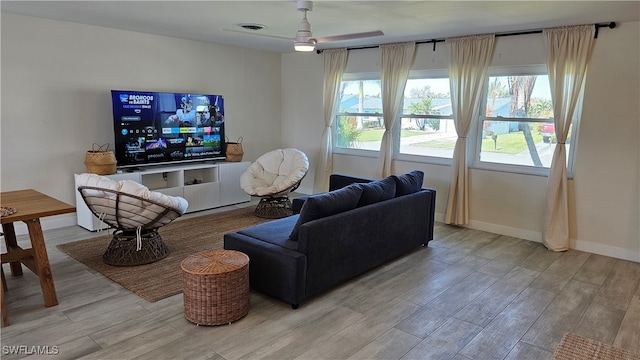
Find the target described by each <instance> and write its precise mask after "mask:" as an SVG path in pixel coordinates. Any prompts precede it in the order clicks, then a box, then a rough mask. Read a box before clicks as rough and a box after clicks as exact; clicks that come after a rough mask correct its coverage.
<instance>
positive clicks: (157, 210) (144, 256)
mask: <svg viewBox="0 0 640 360" xmlns="http://www.w3.org/2000/svg"><path fill="white" fill-rule="evenodd" d="M76 176H77V177H78V178H77V180H76V181H77V184H80V186H78V191H79V192H80V194H81V195H82V198H83V199H84V202H85V203H86V204H87V206H88V207H89V209H90V210H91V212H92V213H93V214H94V215H95V216H96V217H98V219H100V220H101V221H103V222H104V223H106V224H107V225H109V226H110V227H111V228H114V229H115V231H114V232H113V238H112V239H111V242H110V244H109V246H108V247H107V250H106V251H105V253H104V254H103V255H102V259H103V261H104V262H105V263H107V264H109V265H114V266H134V265H143V264H149V263H152V262H155V261H158V260H160V259H163V258H165V257H166V256H167V255H168V254H169V249H168V248H167V246H166V244H165V243H164V241H163V240H162V237H161V236H160V234H159V233H158V229H159V228H160V227H162V226H164V225H167V224H168V223H170V222H172V221H173V220H175V219H176V218H178V217H180V216H182V214H184V213H185V211H186V210H187V207H188V205H189V204H188V203H187V201H186V200H185V199H183V198H181V197H177V196H168V195H165V194H162V193H160V192H157V191H151V190H149V189H148V188H147V187H146V186H144V185H141V184H138V183H136V182H134V181H130V180H122V181H113V180H110V179H108V178H106V177H103V176H100V175H95V174H81V175H76Z"/></svg>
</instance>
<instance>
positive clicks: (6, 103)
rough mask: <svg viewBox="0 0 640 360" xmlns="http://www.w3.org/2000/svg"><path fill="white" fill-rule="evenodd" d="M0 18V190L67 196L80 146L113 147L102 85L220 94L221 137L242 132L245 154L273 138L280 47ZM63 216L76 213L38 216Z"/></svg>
mask: <svg viewBox="0 0 640 360" xmlns="http://www.w3.org/2000/svg"><path fill="white" fill-rule="evenodd" d="M1 20H2V21H1V26H2V48H1V50H2V63H1V66H2V67H1V70H2V93H1V95H2V99H1V101H2V102H1V127H0V132H1V140H2V141H1V145H0V153H1V167H2V168H1V169H2V171H1V176H0V187H1V190H2V191H10V190H17V189H24V188H33V189H36V190H38V191H41V192H43V193H46V194H48V195H51V196H53V197H55V198H58V199H60V200H63V201H65V202H68V203H70V204H74V203H75V193H74V186H73V174H74V173H80V172H84V170H85V167H84V164H83V162H84V156H85V152H86V150H89V149H90V148H91V147H92V144H93V143H98V144H105V143H109V144H111V148H113V141H114V136H113V125H112V122H113V120H112V110H111V94H110V90H111V89H122V90H148V91H168V92H182V91H184V92H193V93H205V94H221V95H223V96H224V97H225V110H226V114H225V115H226V117H225V118H226V131H227V135H228V137H229V138H230V139H233V140H235V139H237V138H238V137H239V136H242V137H243V138H244V142H243V145H244V151H245V157H244V159H245V160H253V159H255V158H257V157H258V156H259V155H260V154H262V153H264V152H266V151H268V150H271V149H274V148H277V147H279V146H280V144H281V122H280V119H281V114H280V109H281V83H280V81H281V74H280V65H281V63H280V54H274V53H268V52H261V51H254V50H248V49H243V48H236V47H231V46H223V45H212V44H207V43H200V42H195V41H187V40H181V39H176V38H170V37H163V36H155V35H148V34H143V33H136V32H130V31H121V30H114V29H109V28H104V27H97V26H87V25H81V24H75V23H69V22H60V21H52V20H45V19H39V18H33V17H25V16H19V15H12V14H6V13H2V18H1ZM56 221H57V222H58V223H55V222H56ZM47 223H48V224H49V225H47ZM71 224H75V215H64V216H59V217H54V218H47V219H45V221H43V227H44V228H47V227H49V228H51V227H56V226H60V225H71Z"/></svg>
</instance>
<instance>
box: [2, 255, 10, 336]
mask: <svg viewBox="0 0 640 360" xmlns="http://www.w3.org/2000/svg"><path fill="white" fill-rule="evenodd" d="M0 266H1V265H0ZM6 285H7V284H6V283H5V280H4V271H2V288H1V289H0V306H1V307H2V309H1V310H2V327H5V326H9V313H8V312H7V303H6V302H5V300H4V291H5V290H6V288H5V287H6Z"/></svg>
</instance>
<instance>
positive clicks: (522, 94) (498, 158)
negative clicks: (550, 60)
mask: <svg viewBox="0 0 640 360" xmlns="http://www.w3.org/2000/svg"><path fill="white" fill-rule="evenodd" d="M484 90H485V91H484V100H483V102H482V104H483V106H481V108H480V116H479V124H478V128H477V137H476V138H477V139H478V140H477V146H476V152H477V154H476V157H475V159H476V162H475V165H476V166H477V167H482V168H494V169H503V170H507V171H510V170H513V169H514V167H513V166H517V167H525V168H529V169H528V170H524V172H527V173H533V174H547V173H548V168H549V167H550V166H551V159H552V156H553V152H554V150H555V146H556V139H555V126H554V123H553V105H552V101H551V91H550V88H549V77H548V76H547V75H546V68H544V67H535V68H528V69H525V70H523V71H513V70H507V71H502V72H500V71H498V72H495V73H493V74H491V75H490V76H489V77H488V79H487V85H486V87H485V89H484ZM572 126H573V125H572ZM570 143H571V131H570V133H569V138H568V140H567V149H568V151H567V153H569V152H570ZM504 165H509V166H510V167H509V168H507V167H504ZM521 170H522V168H521Z"/></svg>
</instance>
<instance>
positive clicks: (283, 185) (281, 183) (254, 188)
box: [240, 148, 309, 219]
mask: <svg viewBox="0 0 640 360" xmlns="http://www.w3.org/2000/svg"><path fill="white" fill-rule="evenodd" d="M308 171H309V160H308V159H307V155H306V154H305V153H303V152H302V151H300V150H298V149H293V148H286V149H277V150H272V151H269V152H268V153H266V154H264V155H262V156H260V157H259V158H258V159H257V160H256V161H255V162H254V163H252V164H251V166H249V168H248V169H247V171H245V172H244V173H243V174H242V175H241V176H240V187H242V189H243V190H244V191H245V192H246V193H247V194H249V195H251V196H258V197H261V198H262V199H260V203H258V206H256V210H255V214H256V215H257V216H259V217H263V218H269V219H277V218H282V217H287V216H290V215H291V214H292V213H293V212H292V210H291V200H289V195H288V194H289V193H291V192H292V191H294V190H295V189H297V188H298V186H300V183H301V182H302V179H303V178H304V177H305V175H307V172H308Z"/></svg>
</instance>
